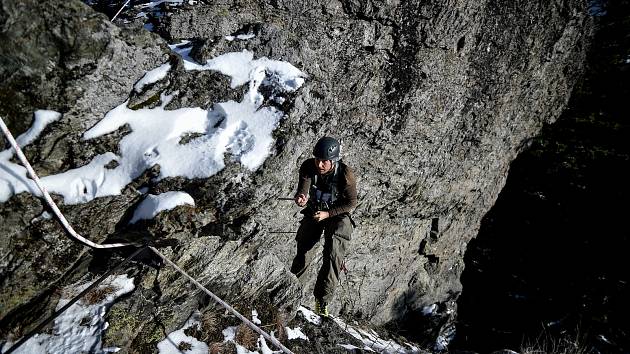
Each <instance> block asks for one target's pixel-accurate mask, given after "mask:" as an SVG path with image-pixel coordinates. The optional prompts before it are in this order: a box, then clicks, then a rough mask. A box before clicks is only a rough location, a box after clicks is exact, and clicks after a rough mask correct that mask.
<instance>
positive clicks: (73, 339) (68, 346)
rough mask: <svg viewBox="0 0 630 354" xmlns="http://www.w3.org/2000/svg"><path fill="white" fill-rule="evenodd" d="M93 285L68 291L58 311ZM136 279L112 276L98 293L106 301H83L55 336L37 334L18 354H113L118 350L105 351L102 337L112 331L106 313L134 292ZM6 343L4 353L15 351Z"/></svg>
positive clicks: (72, 309) (56, 329)
mask: <svg viewBox="0 0 630 354" xmlns="http://www.w3.org/2000/svg"><path fill="white" fill-rule="evenodd" d="M91 284H92V283H91V282H90V283H86V284H72V285H69V286H67V287H65V288H64V289H63V291H62V296H61V298H60V299H59V303H58V304H57V308H56V309H57V310H58V309H60V308H62V307H63V306H65V305H66V304H68V303H69V302H70V300H71V299H72V297H74V296H76V295H77V294H78V293H80V292H81V291H83V290H85V289H86V288H87V287H89V286H90V285H91ZM134 288H135V287H134V284H133V278H129V277H127V275H124V274H123V275H118V276H110V277H108V278H107V279H105V281H103V282H102V283H101V284H100V285H99V286H98V287H96V289H95V290H96V291H102V292H103V298H102V299H98V298H97V300H98V302H96V303H88V302H87V301H86V299H85V297H84V298H82V299H80V300H79V301H77V302H76V303H74V304H73V305H72V306H70V307H69V308H68V309H67V310H66V311H65V312H63V313H62V314H61V315H59V317H57V319H55V321H54V325H53V329H52V334H46V333H44V334H37V335H35V336H33V337H32V338H30V339H29V340H28V341H26V343H24V344H23V345H22V346H21V347H19V348H18V349H17V350H16V351H15V353H25V354H28V353H109V352H115V351H118V348H111V347H108V348H102V342H101V339H102V335H103V331H105V330H106V329H107V327H108V323H107V322H106V321H105V313H106V312H107V310H108V309H109V307H110V306H111V304H112V303H113V302H114V301H115V300H116V299H117V298H119V297H120V296H122V295H124V294H127V293H129V292H131V291H133V289H134ZM95 290H93V291H95ZM11 345H12V343H6V344H5V346H4V347H3V348H2V351H3V352H4V351H6V350H8V349H9V348H10V347H11Z"/></svg>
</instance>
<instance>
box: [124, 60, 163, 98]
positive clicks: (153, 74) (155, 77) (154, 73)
mask: <svg viewBox="0 0 630 354" xmlns="http://www.w3.org/2000/svg"><path fill="white" fill-rule="evenodd" d="M169 70H171V64H169V63H166V64H163V65H160V66H158V67H157V68H155V69H153V70H151V71H148V72H147V73H146V74H144V76H143V77H142V79H140V81H138V82H136V84H135V85H134V86H133V88H134V90H136V92H141V91H142V88H143V87H144V86H146V85H150V84H153V83H156V82H158V81H160V80H162V79H164V78H165V77H166V75H167V74H168V72H169Z"/></svg>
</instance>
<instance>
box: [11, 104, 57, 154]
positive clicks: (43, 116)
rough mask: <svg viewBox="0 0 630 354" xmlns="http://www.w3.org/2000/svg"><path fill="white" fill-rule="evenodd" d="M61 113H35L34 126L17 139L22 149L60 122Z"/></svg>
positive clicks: (39, 111)
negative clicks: (50, 125)
mask: <svg viewBox="0 0 630 354" xmlns="http://www.w3.org/2000/svg"><path fill="white" fill-rule="evenodd" d="M59 118H61V113H59V112H55V111H49V110H41V109H40V110H37V111H35V120H34V121H33V125H32V126H31V127H30V128H29V129H28V130H27V131H26V132H25V133H24V134H21V135H20V136H18V137H17V139H15V141H16V142H17V143H18V145H19V146H20V147H22V146H26V145H28V144H30V143H32V142H33V141H35V139H37V138H38V137H39V134H41V133H42V131H43V130H44V129H45V128H46V126H47V125H48V124H50V123H52V122H55V121H58V120H59Z"/></svg>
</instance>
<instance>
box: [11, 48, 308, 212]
mask: <svg viewBox="0 0 630 354" xmlns="http://www.w3.org/2000/svg"><path fill="white" fill-rule="evenodd" d="M188 44H189V43H187V42H182V43H180V44H177V45H174V46H171V48H173V50H175V51H176V52H177V53H178V54H180V55H181V56H182V58H184V61H185V63H187V64H186V65H187V67H186V68H187V69H188V70H216V71H219V72H221V73H223V74H225V75H228V76H230V77H231V78H232V80H231V85H232V87H237V86H240V85H244V84H247V83H249V90H248V91H247V92H246V94H245V95H244V97H243V99H242V101H241V102H235V101H227V102H220V103H215V104H214V105H213V107H212V108H211V109H208V110H205V109H201V108H198V107H195V108H180V109H177V110H166V109H165V106H166V104H168V102H169V101H170V99H171V98H172V95H171V96H169V95H166V94H165V93H162V95H161V100H162V105H161V106H160V107H156V108H153V109H148V108H145V109H138V110H131V109H129V108H128V107H127V103H128V102H124V103H122V104H121V105H119V106H118V107H116V108H114V109H112V110H111V111H109V112H108V113H107V114H106V115H105V117H103V119H101V120H100V121H99V122H98V123H97V124H95V125H94V126H93V127H92V128H90V129H89V130H87V131H86V132H84V134H83V139H85V140H90V139H94V138H97V137H100V136H102V135H105V134H108V133H112V132H114V131H116V130H117V129H119V128H120V127H122V126H123V125H125V124H129V126H130V127H131V130H132V131H131V133H129V134H127V135H125V136H124V137H123V138H122V139H121V140H120V142H119V149H118V150H119V151H118V152H119V154H120V155H118V154H116V153H114V152H106V153H104V154H101V155H97V156H95V157H94V158H93V159H92V161H91V162H90V163H88V164H87V165H85V166H82V167H79V168H76V169H72V170H68V171H66V172H64V173H60V174H57V175H50V176H47V177H44V178H42V179H41V180H42V183H43V184H44V186H45V187H46V188H47V189H48V190H49V191H50V192H53V193H56V194H60V195H62V196H63V197H64V202H65V203H66V204H78V203H86V202H89V201H91V200H93V199H94V198H98V197H104V196H111V195H119V194H120V193H121V191H122V189H123V188H124V187H125V186H126V185H127V184H129V183H130V182H131V181H133V180H134V179H135V178H137V177H138V176H140V175H141V174H142V173H143V172H144V171H145V170H147V169H149V168H151V167H152V166H154V165H157V164H159V165H160V175H159V176H158V177H157V179H158V180H160V179H163V178H166V177H177V176H181V177H186V178H207V177H210V176H212V175H214V174H216V173H217V172H219V171H221V170H222V169H223V168H224V167H225V161H224V159H225V155H231V158H232V159H233V160H235V161H239V162H241V163H242V164H243V165H244V166H245V167H246V168H248V169H249V170H252V171H254V170H256V169H258V167H260V166H261V165H262V163H263V162H264V161H265V159H266V158H267V157H268V156H269V154H271V148H272V146H273V142H274V140H273V137H272V133H273V131H274V130H275V128H276V127H277V126H278V124H279V122H280V119H282V117H283V116H284V113H283V112H282V111H280V110H278V109H276V108H275V107H271V106H267V107H263V106H262V103H263V102H262V101H263V98H262V95H261V94H260V93H259V92H258V89H259V87H260V86H261V84H263V82H264V83H265V84H269V85H276V87H279V88H280V89H281V90H283V91H284V92H292V91H295V90H297V89H298V88H299V87H300V86H301V85H302V84H303V83H304V76H305V74H304V73H302V72H301V71H300V70H298V69H297V68H295V67H294V66H293V65H291V64H289V63H286V62H282V61H276V60H269V59H267V58H260V59H256V60H254V59H253V54H252V53H251V52H248V51H243V52H240V53H226V54H223V55H220V56H218V57H216V58H214V59H211V60H208V62H207V63H206V64H205V65H199V64H197V63H194V62H193V61H192V59H190V57H188V53H189V52H190V47H187V45H188ZM191 65H192V69H191ZM168 70H170V65H169V64H164V65H162V66H160V67H158V68H156V69H154V70H151V71H149V72H148V73H147V74H145V75H144V77H143V78H142V79H141V80H140V81H138V83H137V84H136V87H135V89H136V90H138V89H141V87H142V86H143V85H145V84H149V83H152V82H155V81H157V80H159V79H161V78H163V77H164V76H165V75H166V73H167V72H168ZM270 78H272V79H270ZM59 116H60V114H59V113H56V112H50V111H38V112H36V121H35V124H34V125H33V128H31V129H30V130H29V131H28V132H27V133H25V134H23V135H22V136H20V138H19V139H20V141H22V142H23V143H24V144H28V143H30V142H32V141H33V140H34V139H36V138H37V136H38V134H39V133H40V132H41V131H42V130H43V128H44V127H45V125H46V124H48V123H50V122H51V121H53V120H55V119H58V118H59ZM189 133H197V134H201V136H199V137H197V138H195V139H192V140H191V141H189V142H188V143H186V144H180V141H181V139H182V137H183V136H184V135H186V134H189ZM11 157H12V151H11V150H6V151H3V152H2V153H0V167H2V168H0V202H4V201H6V200H8V199H9V198H10V197H11V196H12V195H14V194H17V193H21V192H25V191H28V192H30V193H33V194H35V195H40V192H39V190H37V189H36V188H35V185H34V183H33V182H32V181H30V180H29V179H27V178H26V170H25V169H24V168H23V167H21V166H20V165H17V164H13V163H11V162H9V160H10V158H11ZM112 161H115V162H116V163H117V166H116V167H114V168H110V167H107V166H109V165H108V164H109V163H110V162H112Z"/></svg>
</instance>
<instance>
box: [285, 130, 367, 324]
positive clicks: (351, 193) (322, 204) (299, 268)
mask: <svg viewBox="0 0 630 354" xmlns="http://www.w3.org/2000/svg"><path fill="white" fill-rule="evenodd" d="M340 149H341V147H340V145H339V142H338V141H337V140H336V139H334V138H331V137H323V138H321V139H319V141H317V144H315V148H314V149H313V156H314V158H310V159H307V160H306V161H304V162H303V163H302V165H301V166H300V172H299V179H298V186H297V192H296V194H295V197H294V200H295V203H296V204H297V205H298V206H300V207H305V208H304V209H303V210H302V211H301V213H302V214H304V218H302V221H300V227H299V228H298V231H297V236H296V237H295V240H296V241H297V254H296V256H295V258H294V259H293V263H292V264H291V272H292V273H293V274H295V275H296V276H297V277H298V279H300V281H302V282H303V281H304V273H305V272H306V269H307V268H308V266H309V264H310V263H311V261H312V260H313V256H314V255H313V253H314V251H315V245H317V243H318V242H319V240H320V238H321V235H322V232H323V233H324V251H323V256H322V267H321V269H320V270H319V273H318V274H317V281H316V282H315V290H314V292H313V294H314V295H315V312H316V313H318V314H320V315H322V316H324V317H327V316H328V304H329V303H330V300H331V299H332V296H333V293H334V290H335V286H336V285H337V283H338V282H339V272H340V271H341V266H342V263H343V258H344V255H345V252H346V247H347V246H348V244H349V241H350V237H351V235H352V230H353V228H354V227H355V224H354V221H353V220H352V217H351V216H350V212H351V211H352V209H354V207H355V206H356V205H357V188H356V181H355V177H354V173H353V172H352V169H351V168H350V167H348V166H347V165H346V164H344V163H343V162H341V161H340V159H339V155H340Z"/></svg>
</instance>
